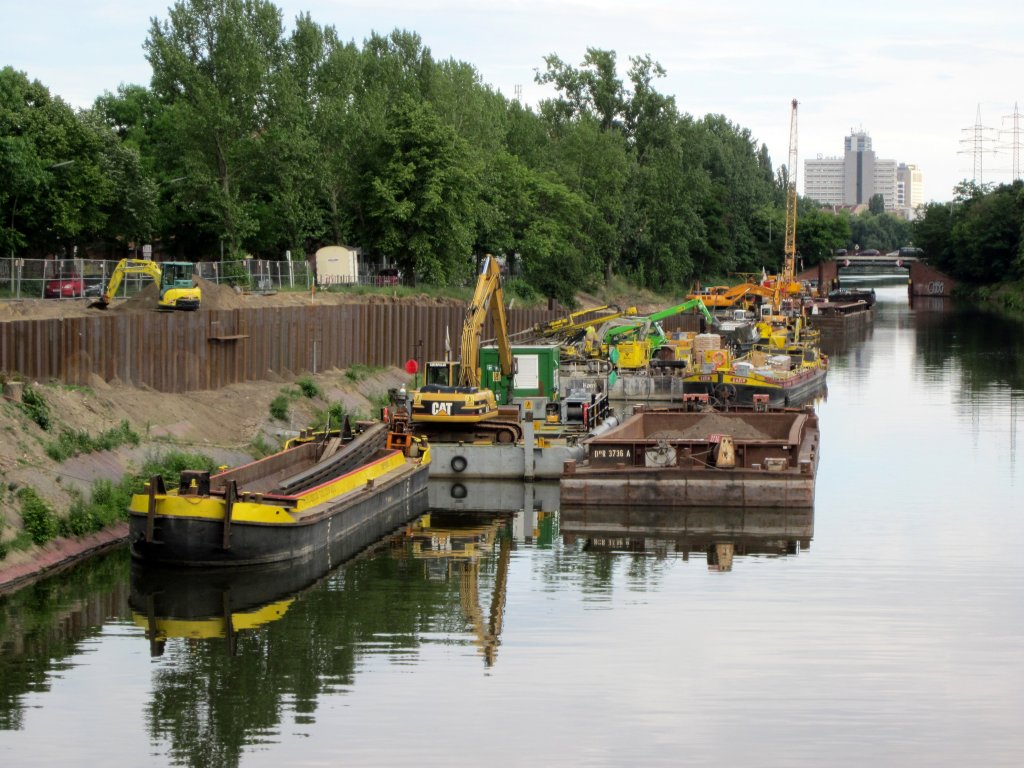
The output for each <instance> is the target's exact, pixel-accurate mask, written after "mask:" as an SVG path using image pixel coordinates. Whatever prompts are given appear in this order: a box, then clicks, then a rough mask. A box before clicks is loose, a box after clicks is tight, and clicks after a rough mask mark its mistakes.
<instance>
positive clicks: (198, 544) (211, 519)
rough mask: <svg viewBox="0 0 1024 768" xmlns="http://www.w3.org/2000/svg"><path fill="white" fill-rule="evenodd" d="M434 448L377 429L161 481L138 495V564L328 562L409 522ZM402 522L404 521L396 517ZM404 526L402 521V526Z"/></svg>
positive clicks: (133, 539) (133, 528) (391, 429)
mask: <svg viewBox="0 0 1024 768" xmlns="http://www.w3.org/2000/svg"><path fill="white" fill-rule="evenodd" d="M429 464H430V449H429V446H428V444H427V443H426V441H425V440H422V439H421V438H418V437H415V436H413V435H411V434H410V433H408V432H406V431H404V430H403V429H402V425H401V424H397V425H389V424H385V423H375V424H372V425H370V426H368V427H366V428H365V429H364V430H363V431H362V432H360V433H359V434H357V435H353V436H351V439H350V440H349V442H347V443H344V442H343V437H342V436H341V435H323V436H322V439H312V438H310V439H306V440H300V441H298V444H295V445H291V446H288V447H286V448H285V450H283V451H281V452H279V453H276V454H273V455H272V456H267V457H266V458H263V459H260V460H259V461H254V462H251V463H249V464H245V465H243V466H240V467H236V468H234V469H229V470H227V471H223V472H219V473H217V474H214V475H211V474H210V473H209V472H203V471H192V470H187V471H185V472H182V473H181V477H180V481H179V485H178V487H177V488H172V489H169V490H168V489H166V488H165V487H164V481H163V478H162V477H161V476H159V475H157V476H155V477H153V478H151V479H150V481H149V483H148V484H147V486H146V490H145V492H144V493H141V494H136V495H135V496H133V497H132V501H131V505H130V507H129V522H128V535H129V542H130V546H131V553H132V556H133V557H134V558H136V559H138V560H141V561H145V562H148V563H159V564H165V565H189V566H227V565H253V564H257V563H272V562H278V561H284V560H297V559H301V558H305V557H309V556H313V555H317V554H320V553H326V554H327V556H328V565H330V553H331V552H332V551H333V550H334V548H336V547H337V546H338V545H339V542H343V541H344V540H346V539H349V538H351V537H358V536H359V535H360V532H361V531H362V529H363V528H364V527H366V526H372V525H374V524H375V523H376V521H378V520H379V519H381V518H387V519H389V520H390V519H391V518H392V516H393V515H394V514H397V515H398V518H401V517H406V519H411V518H412V517H414V516H415V515H416V514H418V511H417V507H416V506H415V505H414V504H413V502H412V500H413V498H414V497H415V496H416V494H418V493H419V492H421V491H424V490H425V489H426V486H427V474H428V469H429ZM395 519H397V518H395ZM400 522H403V521H400Z"/></svg>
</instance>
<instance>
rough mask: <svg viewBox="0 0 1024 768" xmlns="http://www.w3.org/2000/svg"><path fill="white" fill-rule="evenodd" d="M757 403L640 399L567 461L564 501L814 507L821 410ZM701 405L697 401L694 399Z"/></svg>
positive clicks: (580, 503)
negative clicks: (640, 404)
mask: <svg viewBox="0 0 1024 768" xmlns="http://www.w3.org/2000/svg"><path fill="white" fill-rule="evenodd" d="M765 399H766V398H765V396H764V395H759V396H758V402H757V403H756V405H755V406H754V408H751V409H738V408H736V409H731V410H728V411H717V410H712V409H701V410H689V409H678V410H668V409H653V408H640V409H638V410H637V411H636V412H634V414H633V415H632V416H631V417H629V418H628V419H626V420H625V421H624V422H623V423H622V424H621V425H620V426H618V427H616V428H614V429H611V430H609V431H607V432H605V433H604V434H602V435H600V436H597V437H595V438H593V439H591V440H588V441H587V443H586V448H587V456H586V458H585V459H584V460H583V461H581V462H577V461H567V462H566V463H565V466H564V468H563V471H562V477H561V480H560V490H561V498H562V504H563V505H576V506H609V505H610V506H639V507H661V508H665V507H668V508H672V507H694V506H699V507H772V508H793V509H800V508H812V507H813V506H814V481H815V475H816V472H817V466H818V444H819V432H818V417H817V415H816V414H815V413H814V411H813V410H812V409H810V408H808V409H805V410H795V409H781V410H769V409H768V408H767V404H766V402H765ZM690 405H691V406H692V405H693V402H691V403H690Z"/></svg>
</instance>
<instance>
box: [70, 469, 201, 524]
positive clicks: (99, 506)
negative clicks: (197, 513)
mask: <svg viewBox="0 0 1024 768" xmlns="http://www.w3.org/2000/svg"><path fill="white" fill-rule="evenodd" d="M185 469H201V470H206V471H213V470H214V469H215V464H214V463H213V459H211V458H210V457H209V456H204V455H203V454H199V453H182V452H180V451H172V452H170V453H168V454H165V455H164V456H162V457H159V458H150V459H147V460H146V462H145V463H144V464H143V465H142V468H141V469H140V470H139V471H138V472H137V473H135V474H132V475H126V476H125V477H124V478H122V479H121V481H120V482H119V483H113V482H111V481H110V480H97V481H96V482H94V483H93V484H92V488H91V489H90V492H89V499H88V501H86V500H85V499H84V498H83V497H82V496H81V495H80V494H78V495H76V496H75V498H74V500H73V501H72V504H71V508H70V510H69V511H68V516H67V519H66V520H64V521H62V522H63V524H62V534H63V535H65V536H84V535H86V534H89V533H93V532H94V531H99V530H101V529H103V528H107V527H109V526H111V525H114V524H115V523H118V522H121V521H124V520H127V519H128V505H129V504H131V501H132V495H133V494H136V493H142V492H143V491H144V490H145V484H146V482H148V481H149V478H151V477H153V476H154V475H160V476H161V477H163V479H164V485H165V486H166V487H167V488H174V487H176V486H177V485H178V480H179V476H180V475H181V472H182V470H185Z"/></svg>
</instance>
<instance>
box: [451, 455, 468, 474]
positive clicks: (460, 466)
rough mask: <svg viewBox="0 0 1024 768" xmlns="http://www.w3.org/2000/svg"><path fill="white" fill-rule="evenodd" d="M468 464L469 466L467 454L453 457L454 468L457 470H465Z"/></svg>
mask: <svg viewBox="0 0 1024 768" xmlns="http://www.w3.org/2000/svg"><path fill="white" fill-rule="evenodd" d="M467 466H469V462H467V461H466V457H465V456H453V457H452V469H453V470H455V471H456V472H465V470H466V467H467Z"/></svg>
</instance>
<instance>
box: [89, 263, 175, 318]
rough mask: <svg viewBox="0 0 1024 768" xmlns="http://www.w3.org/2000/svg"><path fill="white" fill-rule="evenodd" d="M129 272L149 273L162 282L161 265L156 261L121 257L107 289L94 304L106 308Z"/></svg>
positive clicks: (158, 281) (157, 281) (158, 282)
mask: <svg viewBox="0 0 1024 768" xmlns="http://www.w3.org/2000/svg"><path fill="white" fill-rule="evenodd" d="M129 274H143V275H149V276H150V277H151V278H153V280H154V281H155V282H156V283H157V284H158V285H159V284H160V267H159V266H157V264H156V263H155V262H152V261H148V260H146V259H121V261H119V262H118V263H117V266H116V267H114V272H113V274H111V275H110V282H109V283H107V290H105V291H104V292H103V295H102V296H100V298H99V300H98V301H96V302H95V303H94V304H93V306H96V307H99V308H101V309H106V308H107V307H108V306H109V305H110V302H111V301H113V300H114V297H115V296H116V295H117V289H118V288H120V287H121V281H122V280H124V276H125V275H129Z"/></svg>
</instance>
